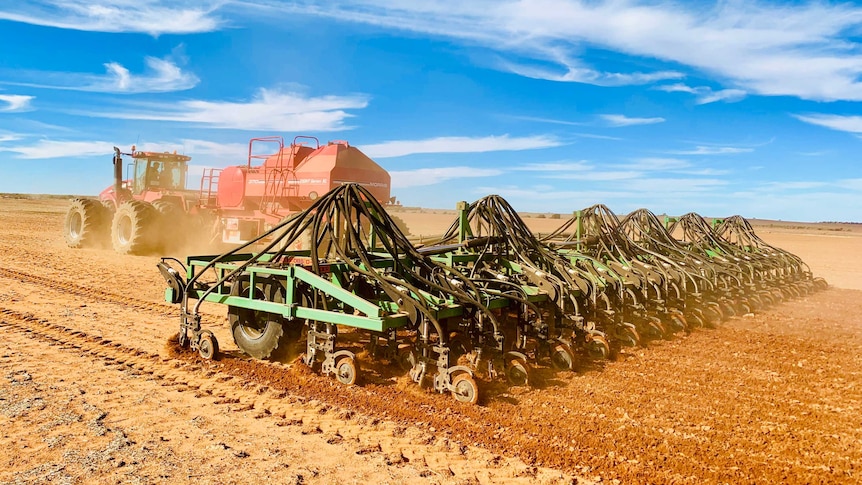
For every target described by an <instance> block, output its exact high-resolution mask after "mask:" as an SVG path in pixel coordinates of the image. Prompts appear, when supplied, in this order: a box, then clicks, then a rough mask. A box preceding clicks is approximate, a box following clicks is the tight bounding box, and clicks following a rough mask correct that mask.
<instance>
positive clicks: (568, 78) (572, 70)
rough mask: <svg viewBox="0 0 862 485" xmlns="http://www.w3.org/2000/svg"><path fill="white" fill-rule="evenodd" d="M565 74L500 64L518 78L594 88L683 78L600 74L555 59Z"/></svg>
mask: <svg viewBox="0 0 862 485" xmlns="http://www.w3.org/2000/svg"><path fill="white" fill-rule="evenodd" d="M557 61H558V63H559V65H561V66H562V67H563V68H564V69H565V72H559V69H558V68H557V69H554V68H548V67H542V66H535V65H527V64H520V63H516V62H511V61H505V62H500V68H501V69H502V70H504V71H509V72H512V73H514V74H518V75H520V76H524V77H529V78H533V79H544V80H546V81H557V82H573V83H584V84H593V85H596V86H605V87H615V86H631V85H638V84H650V83H653V82H656V81H666V80H668V79H680V78H682V77H684V75H683V74H682V73H679V72H675V71H660V72H652V73H642V72H633V73H618V72H601V71H597V70H595V69H591V68H589V67H586V66H583V65H582V64H581V63H580V62H578V61H573V60H566V59H557Z"/></svg>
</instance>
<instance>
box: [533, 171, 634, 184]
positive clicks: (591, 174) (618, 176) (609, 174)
mask: <svg viewBox="0 0 862 485" xmlns="http://www.w3.org/2000/svg"><path fill="white" fill-rule="evenodd" d="M642 175H643V172H637V171H631V170H629V171H620V170H596V171H588V172H568V173H557V174H553V175H545V176H544V177H545V178H553V179H558V180H585V181H590V182H600V181H608V180H628V179H634V178H638V177H641V176H642Z"/></svg>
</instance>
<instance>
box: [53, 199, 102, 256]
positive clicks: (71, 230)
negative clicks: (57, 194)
mask: <svg viewBox="0 0 862 485" xmlns="http://www.w3.org/2000/svg"><path fill="white" fill-rule="evenodd" d="M106 215H107V211H106V210H105V208H104V207H103V206H102V203H101V202H99V201H97V200H92V199H74V200H73V201H72V205H71V206H69V210H68V211H67V212H66V218H65V220H64V221H63V235H64V236H65V238H66V244H67V245H68V246H69V247H70V248H89V247H94V246H100V245H101V244H102V243H103V242H104V240H105V236H106V233H107V231H106V230H105V222H106Z"/></svg>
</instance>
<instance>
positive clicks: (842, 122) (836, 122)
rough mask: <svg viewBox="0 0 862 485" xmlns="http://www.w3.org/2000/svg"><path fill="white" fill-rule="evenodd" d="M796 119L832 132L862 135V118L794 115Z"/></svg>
mask: <svg viewBox="0 0 862 485" xmlns="http://www.w3.org/2000/svg"><path fill="white" fill-rule="evenodd" d="M793 117H794V118H796V119H798V120H800V121H804V122H806V123H811V124H812V125H818V126H823V127H826V128H829V129H832V130H837V131H846V132H849V133H862V116H843V115H829V114H817V113H815V114H808V115H798V114H797V115H793Z"/></svg>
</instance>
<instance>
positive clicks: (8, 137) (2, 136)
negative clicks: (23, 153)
mask: <svg viewBox="0 0 862 485" xmlns="http://www.w3.org/2000/svg"><path fill="white" fill-rule="evenodd" d="M20 139H21V135H19V134H17V133H0V143H6V142H8V141H18V140H20Z"/></svg>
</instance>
